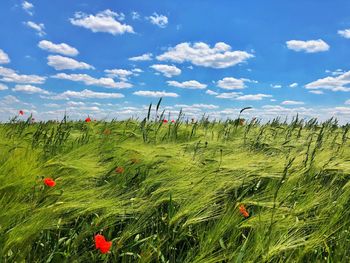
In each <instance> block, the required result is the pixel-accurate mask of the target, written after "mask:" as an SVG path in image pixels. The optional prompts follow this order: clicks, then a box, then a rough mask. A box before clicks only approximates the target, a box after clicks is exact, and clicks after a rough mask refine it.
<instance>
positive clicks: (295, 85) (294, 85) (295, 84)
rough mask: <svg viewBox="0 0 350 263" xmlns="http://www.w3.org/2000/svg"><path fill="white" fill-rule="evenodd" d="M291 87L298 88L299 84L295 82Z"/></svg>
mask: <svg viewBox="0 0 350 263" xmlns="http://www.w3.org/2000/svg"><path fill="white" fill-rule="evenodd" d="M289 87H291V88H296V87H298V83H296V82H294V83H292V84H290V85H289Z"/></svg>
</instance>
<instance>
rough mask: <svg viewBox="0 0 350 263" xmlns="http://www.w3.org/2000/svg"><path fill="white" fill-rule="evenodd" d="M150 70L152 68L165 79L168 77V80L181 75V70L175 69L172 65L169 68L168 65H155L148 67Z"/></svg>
mask: <svg viewBox="0 0 350 263" xmlns="http://www.w3.org/2000/svg"><path fill="white" fill-rule="evenodd" d="M150 68H153V69H154V70H156V71H159V72H161V73H162V74H163V75H164V76H165V77H168V78H171V77H172V76H177V75H180V74H181V69H179V68H177V67H176V66H174V65H172V66H169V65H163V64H155V65H152V66H150Z"/></svg>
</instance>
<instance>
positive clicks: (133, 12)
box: [131, 11, 141, 20]
mask: <svg viewBox="0 0 350 263" xmlns="http://www.w3.org/2000/svg"><path fill="white" fill-rule="evenodd" d="M131 18H132V20H139V19H140V18H141V16H140V14H139V13H138V12H136V11H132V12H131Z"/></svg>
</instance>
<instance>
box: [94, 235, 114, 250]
mask: <svg viewBox="0 0 350 263" xmlns="http://www.w3.org/2000/svg"><path fill="white" fill-rule="evenodd" d="M111 246H112V241H106V239H105V237H104V236H103V235H100V234H97V235H96V236H95V247H96V249H99V250H100V252H101V253H102V254H106V253H107V252H108V251H109V250H110V249H111Z"/></svg>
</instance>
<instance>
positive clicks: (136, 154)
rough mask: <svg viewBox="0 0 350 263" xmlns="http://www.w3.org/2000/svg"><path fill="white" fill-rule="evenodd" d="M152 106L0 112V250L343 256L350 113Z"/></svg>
mask: <svg viewBox="0 0 350 263" xmlns="http://www.w3.org/2000/svg"><path fill="white" fill-rule="evenodd" d="M158 106H159V105H158ZM153 110H155V109H153V108H152V109H151V108H150V111H149V112H148V116H147V117H146V118H145V119H141V120H137V119H128V120H123V121H119V120H118V121H117V120H112V121H104V120H97V121H96V120H93V119H92V118H91V119H90V118H87V119H86V120H85V121H84V120H82V121H70V120H69V119H68V118H66V117H65V118H64V119H63V120H62V121H61V122H54V121H48V122H32V121H31V118H30V117H29V118H28V120H26V119H23V118H22V119H20V118H14V119H12V120H11V121H10V122H7V123H3V124H1V125H0V206H1V212H0V261H1V262H191V263H192V262H193V263H194V262H204V263H214V262H350V235H349V231H350V181H349V179H350V148H349V146H350V143H349V128H350V126H349V125H338V123H337V121H336V120H334V119H331V120H329V121H326V122H324V123H319V122H318V121H317V120H316V119H311V120H308V121H306V120H303V119H299V118H298V117H297V116H296V117H294V119H293V120H292V121H291V122H288V123H287V122H284V120H280V119H274V120H271V121H270V122H268V123H260V121H259V120H256V119H246V120H243V119H240V118H239V119H235V120H227V121H209V120H208V118H206V117H203V118H202V119H199V120H191V119H187V118H186V117H184V116H183V115H182V114H181V113H180V115H179V117H178V118H176V119H174V120H171V119H168V118H167V116H164V115H160V116H159V117H155V116H157V115H156V114H154V111H153ZM146 114H147V113H146ZM165 119H166V120H165Z"/></svg>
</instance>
